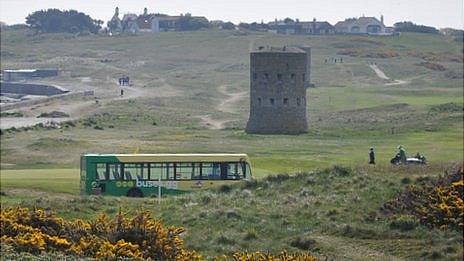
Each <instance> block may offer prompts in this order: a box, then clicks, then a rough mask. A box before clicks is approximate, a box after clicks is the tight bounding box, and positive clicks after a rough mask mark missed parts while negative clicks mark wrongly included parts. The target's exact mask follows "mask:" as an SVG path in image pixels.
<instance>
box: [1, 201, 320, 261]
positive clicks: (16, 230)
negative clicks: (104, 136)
mask: <svg viewBox="0 0 464 261" xmlns="http://www.w3.org/2000/svg"><path fill="white" fill-rule="evenodd" d="M0 229H1V237H0V242H1V243H2V244H8V245H11V246H13V247H14V248H15V250H16V251H18V252H30V253H40V252H51V251H59V252H63V253H65V254H70V255H75V256H79V257H93V258H97V259H105V260H116V259H125V258H127V259H131V260H180V261H190V260H193V261H195V260H204V258H203V257H202V256H201V255H200V254H198V253H197V252H195V251H191V250H187V249H185V248H184V242H183V240H182V238H181V237H180V235H181V234H182V233H183V232H184V231H185V230H184V228H182V227H174V226H170V227H165V226H164V225H163V224H162V223H161V222H160V221H159V220H155V219H153V218H152V217H151V213H150V212H148V211H145V212H138V213H137V214H136V215H135V216H134V217H132V218H126V217H125V216H124V215H123V214H122V213H121V212H119V214H118V215H117V216H116V217H115V218H109V217H108V216H107V215H106V214H101V215H99V216H98V217H97V218H96V219H95V220H94V221H89V222H88V221H83V220H81V219H76V220H74V221H66V220H63V219H62V218H59V217H57V216H55V215H54V214H52V213H49V212H47V211H44V210H42V209H34V210H29V209H27V208H20V207H17V208H8V209H2V210H1V212H0ZM216 260H236V261H245V260H253V261H255V260H256V261H261V260H263V261H264V260H268V261H273V260H283V261H284V260H285V261H287V260H288V261H290V260H295V261H303V260H307V261H312V260H315V259H314V257H313V256H311V255H310V254H294V255H291V254H288V253H287V252H282V253H281V254H279V255H272V254H269V253H268V254H264V253H260V252H254V253H247V252H237V253H235V254H234V255H233V256H232V257H231V258H229V257H226V256H224V257H221V258H216Z"/></svg>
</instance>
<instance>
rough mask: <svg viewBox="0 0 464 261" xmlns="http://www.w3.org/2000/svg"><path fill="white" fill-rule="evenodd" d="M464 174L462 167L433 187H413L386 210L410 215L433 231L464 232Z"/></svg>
mask: <svg viewBox="0 0 464 261" xmlns="http://www.w3.org/2000/svg"><path fill="white" fill-rule="evenodd" d="M463 199H464V173H463V168H462V167H460V168H459V169H458V170H457V171H456V172H455V173H454V174H451V175H449V174H448V175H446V176H444V177H441V178H439V179H438V180H436V181H433V182H432V183H431V184H422V185H421V184H420V185H410V186H408V187H406V189H405V190H404V191H403V192H402V193H400V195H399V196H398V197H397V198H395V199H393V200H391V201H389V202H387V203H386V204H385V205H384V206H383V210H384V211H387V212H388V211H389V212H393V213H394V214H410V215H413V216H415V217H416V218H417V219H418V220H420V222H421V223H422V224H424V225H426V226H429V227H438V228H441V229H458V230H462V229H464V221H463V219H464V201H463Z"/></svg>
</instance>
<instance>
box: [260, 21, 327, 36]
mask: <svg viewBox="0 0 464 261" xmlns="http://www.w3.org/2000/svg"><path fill="white" fill-rule="evenodd" d="M268 27H269V30H268V31H269V32H272V33H277V34H334V33H335V28H334V27H333V26H332V25H331V24H330V23H329V22H318V21H316V18H314V20H313V21H312V22H300V21H299V20H298V19H297V20H296V21H287V22H284V21H278V20H277V19H276V20H275V21H274V22H269V23H268Z"/></svg>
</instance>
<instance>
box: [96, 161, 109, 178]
mask: <svg viewBox="0 0 464 261" xmlns="http://www.w3.org/2000/svg"><path fill="white" fill-rule="evenodd" d="M106 176H107V175H106V164H105V163H97V175H95V179H96V180H106Z"/></svg>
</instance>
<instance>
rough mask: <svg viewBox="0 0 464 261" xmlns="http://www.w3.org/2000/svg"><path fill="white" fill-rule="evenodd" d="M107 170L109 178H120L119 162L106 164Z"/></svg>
mask: <svg viewBox="0 0 464 261" xmlns="http://www.w3.org/2000/svg"><path fill="white" fill-rule="evenodd" d="M108 170H109V173H108V175H109V179H110V180H119V179H121V178H122V175H121V164H119V163H115V164H108Z"/></svg>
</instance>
